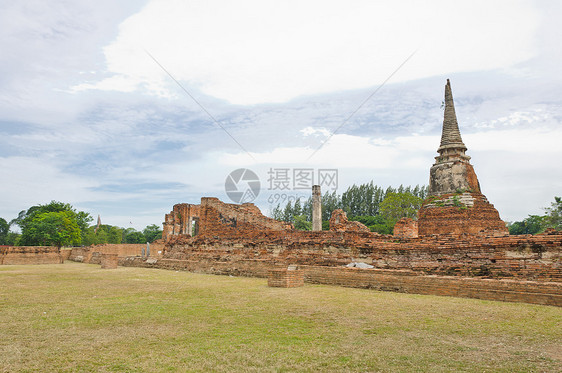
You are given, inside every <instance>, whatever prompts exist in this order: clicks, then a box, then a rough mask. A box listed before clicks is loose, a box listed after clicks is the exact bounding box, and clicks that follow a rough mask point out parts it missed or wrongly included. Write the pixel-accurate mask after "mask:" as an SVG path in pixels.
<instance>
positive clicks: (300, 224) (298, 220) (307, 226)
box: [294, 215, 312, 231]
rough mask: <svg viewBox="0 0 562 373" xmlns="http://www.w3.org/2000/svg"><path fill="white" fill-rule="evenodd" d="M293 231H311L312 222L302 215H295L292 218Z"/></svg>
mask: <svg viewBox="0 0 562 373" xmlns="http://www.w3.org/2000/svg"><path fill="white" fill-rule="evenodd" d="M294 224H295V229H298V230H300V231H309V230H311V229H312V222H310V221H308V220H306V216H304V215H296V216H295V217H294Z"/></svg>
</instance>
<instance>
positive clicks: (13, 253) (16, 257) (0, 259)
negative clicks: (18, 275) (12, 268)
mask: <svg viewBox="0 0 562 373" xmlns="http://www.w3.org/2000/svg"><path fill="white" fill-rule="evenodd" d="M62 262H63V257H62V255H61V253H60V249H59V248H58V247H53V246H0V264H5V265H8V264H61V263H62Z"/></svg>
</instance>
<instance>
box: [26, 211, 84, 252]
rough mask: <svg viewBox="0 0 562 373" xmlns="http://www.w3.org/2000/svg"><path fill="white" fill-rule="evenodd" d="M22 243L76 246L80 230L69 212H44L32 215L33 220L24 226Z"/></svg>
mask: <svg viewBox="0 0 562 373" xmlns="http://www.w3.org/2000/svg"><path fill="white" fill-rule="evenodd" d="M22 241H24V242H34V243H35V244H38V245H43V246H57V247H61V246H66V245H78V244H80V241H81V234H80V228H79V226H78V223H77V222H76V217H75V215H74V214H73V213H72V212H71V211H59V212H44V213H40V214H36V215H34V219H33V220H31V221H30V222H28V223H27V224H26V228H25V231H24V232H23V233H22Z"/></svg>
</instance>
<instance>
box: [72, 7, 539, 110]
mask: <svg viewBox="0 0 562 373" xmlns="http://www.w3.org/2000/svg"><path fill="white" fill-rule="evenodd" d="M538 22H539V14H538V12H537V11H536V9H535V8H534V7H533V6H532V5H531V4H529V3H527V2H523V1H494V2H489V1H470V2H451V1H444V0H443V1H433V2H419V1H396V2H373V1H366V0H365V1H353V2H344V1H325V0H322V1H320V0H315V1H297V0H289V1H273V0H267V1H264V0H245V1H236V2H232V1H179V0H166V1H161V0H158V1H152V2H150V3H149V4H148V5H147V6H146V7H145V8H144V9H143V10H141V11H140V12H139V13H137V14H135V15H133V16H131V17H129V18H128V19H127V20H126V21H125V22H123V23H122V24H121V25H120V27H119V35H118V36H117V38H116V40H115V41H114V42H112V43H111V44H110V45H108V46H107V47H105V48H104V53H105V58H106V64H107V71H106V73H107V74H108V75H109V76H108V77H106V78H105V79H103V80H101V81H96V80H94V81H92V82H87V83H83V84H80V85H76V86H75V87H74V90H75V91H80V90H84V89H94V88H95V89H102V90H117V91H122V92H131V91H132V90H134V89H141V88H142V89H144V90H147V91H148V92H150V93H152V94H157V95H162V96H166V97H170V96H174V95H176V94H177V92H178V89H177V87H175V86H173V85H170V79H169V78H168V77H167V76H166V74H165V72H164V71H162V70H161V68H160V67H159V66H157V65H156V64H155V63H154V61H152V59H151V58H150V57H149V56H148V55H147V54H146V53H145V50H146V51H149V52H150V53H151V54H152V55H153V56H154V57H155V58H156V59H157V60H158V61H159V62H160V63H161V64H162V65H163V66H165V68H166V69H167V70H168V71H169V72H170V73H171V74H172V75H173V76H174V77H175V78H176V79H178V80H180V81H182V82H183V84H185V85H186V86H187V87H189V88H190V89H197V90H200V91H201V92H203V93H204V94H206V95H210V96H214V97H217V98H220V99H224V100H227V101H228V102H230V103H234V104H256V103H263V102H285V101H287V100H290V99H292V98H294V97H297V96H302V95H311V94H317V93H325V92H333V91H338V90H348V89H357V88H363V87H370V86H373V85H375V84H380V83H381V82H382V81H384V80H385V79H386V78H387V77H388V76H389V75H390V74H391V72H393V71H394V70H395V69H396V68H397V67H398V66H399V65H400V64H401V63H402V62H403V61H404V60H405V59H406V58H407V57H408V56H409V55H410V54H411V53H413V52H414V51H416V50H417V53H416V54H415V56H414V57H413V58H412V59H411V60H410V61H409V62H408V63H407V64H406V65H405V66H404V68H403V69H402V70H401V71H400V72H399V74H397V75H396V77H395V78H394V79H393V81H407V80H411V79H418V78H423V77H428V76H433V75H439V74H443V73H448V72H454V71H477V70H490V69H497V68H504V69H505V68H509V67H511V66H514V65H516V64H517V63H520V62H523V61H525V60H528V59H530V58H532V57H533V56H535V55H536V48H535V46H534V43H535V32H536V28H537V25H538Z"/></svg>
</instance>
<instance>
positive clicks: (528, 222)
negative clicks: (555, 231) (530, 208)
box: [507, 215, 547, 234]
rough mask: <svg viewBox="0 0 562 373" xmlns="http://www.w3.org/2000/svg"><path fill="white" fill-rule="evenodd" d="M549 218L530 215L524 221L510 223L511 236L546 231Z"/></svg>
mask: <svg viewBox="0 0 562 373" xmlns="http://www.w3.org/2000/svg"><path fill="white" fill-rule="evenodd" d="M546 225H547V216H539V215H529V216H528V217H527V218H525V219H523V220H522V221H516V222H514V223H510V224H509V225H508V227H507V229H508V230H509V234H537V233H541V232H543V231H544V230H545V229H546Z"/></svg>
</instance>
